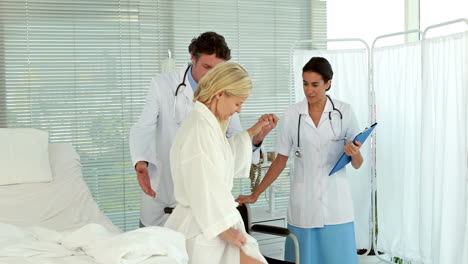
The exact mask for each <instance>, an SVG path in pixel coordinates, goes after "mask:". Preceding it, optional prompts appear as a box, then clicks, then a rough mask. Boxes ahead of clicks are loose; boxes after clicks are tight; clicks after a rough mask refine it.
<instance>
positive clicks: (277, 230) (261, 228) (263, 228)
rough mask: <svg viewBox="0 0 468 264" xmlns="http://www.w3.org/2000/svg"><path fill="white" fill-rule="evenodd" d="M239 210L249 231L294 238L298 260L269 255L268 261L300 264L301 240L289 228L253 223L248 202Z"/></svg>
mask: <svg viewBox="0 0 468 264" xmlns="http://www.w3.org/2000/svg"><path fill="white" fill-rule="evenodd" d="M173 209H174V208H171V207H166V208H164V213H166V214H171V213H172V210H173ZM237 210H238V211H239V213H240V215H241V217H242V221H244V228H245V231H247V233H249V234H250V233H251V232H257V233H262V234H268V235H273V236H281V237H289V238H291V239H292V241H293V243H294V249H295V252H294V253H295V256H296V262H295V263H293V262H289V261H284V260H279V259H273V258H270V257H267V256H264V257H265V259H266V261H267V262H268V263H269V264H299V242H298V240H297V238H296V236H295V235H294V234H292V233H291V232H290V231H289V229H287V228H284V227H278V226H269V225H259V224H255V225H252V224H251V223H252V221H251V218H250V216H251V214H250V206H249V205H248V204H243V205H240V206H238V207H237Z"/></svg>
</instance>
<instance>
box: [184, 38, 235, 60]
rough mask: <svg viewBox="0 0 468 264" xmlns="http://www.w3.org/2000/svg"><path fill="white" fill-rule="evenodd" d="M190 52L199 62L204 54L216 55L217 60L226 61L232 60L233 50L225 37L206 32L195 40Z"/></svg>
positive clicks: (190, 46)
mask: <svg viewBox="0 0 468 264" xmlns="http://www.w3.org/2000/svg"><path fill="white" fill-rule="evenodd" d="M188 50H189V52H190V54H192V55H193V56H194V57H195V58H196V59H197V60H198V59H199V58H200V56H201V55H202V54H207V55H212V54H215V56H216V57H217V58H219V59H223V60H225V61H228V60H230V59H231V50H230V49H229V47H228V45H227V43H226V41H225V40H224V37H223V36H221V35H219V34H218V33H216V32H205V33H202V34H201V35H200V36H198V37H197V38H193V39H192V42H191V43H190V45H189V47H188Z"/></svg>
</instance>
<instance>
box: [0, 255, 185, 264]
mask: <svg viewBox="0 0 468 264" xmlns="http://www.w3.org/2000/svg"><path fill="white" fill-rule="evenodd" d="M175 263H176V262H175V260H174V259H173V258H170V257H166V256H157V257H152V258H150V259H147V260H145V261H143V262H141V263H140V264H175ZM0 264H96V262H95V261H94V259H93V258H92V257H89V256H69V257H63V258H55V259H51V258H41V257H31V258H21V257H0Z"/></svg>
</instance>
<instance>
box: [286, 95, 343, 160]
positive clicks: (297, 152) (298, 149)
mask: <svg viewBox="0 0 468 264" xmlns="http://www.w3.org/2000/svg"><path fill="white" fill-rule="evenodd" d="M326 96H327V98H328V100H330V103H331V104H332V107H333V109H332V110H331V111H330V112H329V113H328V120H329V121H330V127H331V130H332V132H333V136H334V138H333V139H332V140H333V141H341V140H345V139H346V137H343V138H338V136H337V135H339V134H341V130H342V129H343V114H342V113H341V111H340V110H338V109H337V108H336V107H335V104H334V103H333V101H332V99H331V98H330V96H328V95H326ZM333 113H337V114H335V115H339V116H340V133H339V134H336V132H335V128H334V127H333V122H332V116H333ZM302 115H304V114H299V120H298V122H297V148H296V151H295V152H294V155H296V157H298V158H300V157H302V150H301V145H300V144H301V143H300V139H301V133H300V131H301V117H302Z"/></svg>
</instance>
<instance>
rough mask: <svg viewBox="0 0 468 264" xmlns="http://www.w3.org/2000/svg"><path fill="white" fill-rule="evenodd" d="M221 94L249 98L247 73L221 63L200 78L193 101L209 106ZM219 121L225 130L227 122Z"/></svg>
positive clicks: (250, 90)
mask: <svg viewBox="0 0 468 264" xmlns="http://www.w3.org/2000/svg"><path fill="white" fill-rule="evenodd" d="M221 92H224V94H225V95H227V96H239V97H248V96H250V93H251V92H252V80H251V79H250V76H249V73H248V72H247V71H246V70H245V69H244V68H243V67H242V66H240V65H239V64H237V63H235V62H222V63H220V64H218V65H217V66H216V67H214V68H213V69H211V70H210V71H208V73H207V74H206V75H205V76H204V77H203V78H201V80H200V83H199V84H198V88H197V90H196V91H195V94H194V98H193V101H194V102H195V101H199V102H200V103H203V104H205V105H209V104H211V102H212V101H213V98H214V97H215V96H216V95H217V94H219V93H221ZM219 121H220V124H221V127H222V128H223V130H225V129H226V128H227V121H222V120H219Z"/></svg>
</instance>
